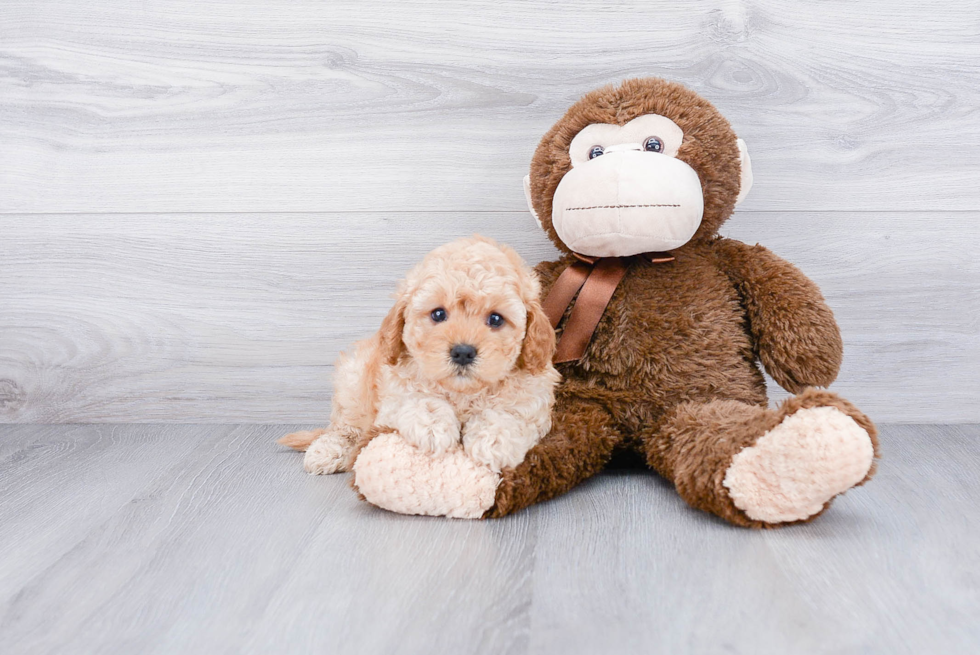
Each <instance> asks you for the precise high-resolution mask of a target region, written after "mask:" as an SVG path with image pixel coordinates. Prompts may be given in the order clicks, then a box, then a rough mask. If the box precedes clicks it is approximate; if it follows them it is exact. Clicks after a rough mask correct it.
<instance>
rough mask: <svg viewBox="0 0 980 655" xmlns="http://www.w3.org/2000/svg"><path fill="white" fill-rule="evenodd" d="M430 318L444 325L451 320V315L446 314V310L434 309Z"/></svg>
mask: <svg viewBox="0 0 980 655" xmlns="http://www.w3.org/2000/svg"><path fill="white" fill-rule="evenodd" d="M429 317H430V318H431V319H432V320H433V321H434V322H436V323H442V322H443V321H445V320H446V319H447V318H449V314H447V313H446V310H445V309H443V308H442V307H439V308H437V309H433V310H432V312H430V313H429Z"/></svg>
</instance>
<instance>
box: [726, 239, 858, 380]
mask: <svg viewBox="0 0 980 655" xmlns="http://www.w3.org/2000/svg"><path fill="white" fill-rule="evenodd" d="M715 247H716V252H717V253H718V257H719V262H720V264H721V266H722V267H723V268H724V270H725V271H726V272H727V273H728V275H729V277H730V278H731V279H732V281H733V282H734V283H735V286H736V287H737V288H738V291H739V293H740V294H741V296H742V304H743V305H744V307H745V310H746V312H747V315H748V319H749V330H750V332H751V335H752V339H753V342H754V345H755V348H756V351H757V352H758V355H759V359H760V360H761V361H762V364H763V366H765V367H766V371H768V373H769V375H771V376H772V377H773V379H774V380H775V381H776V382H778V383H779V385H780V386H782V387H783V388H784V389H786V390H787V391H790V392H792V393H799V392H800V391H802V390H803V388H804V387H807V386H821V387H825V386H827V385H829V384H830V383H831V382H833V381H834V379H835V378H836V377H837V372H838V371H839V370H840V365H841V359H842V358H843V355H844V348H843V344H842V343H841V337H840V329H839V328H838V327H837V322H836V321H835V320H834V314H833V312H831V311H830V307H828V306H827V303H826V301H824V298H823V295H822V294H821V293H820V289H819V288H817V285H816V284H814V283H813V282H812V281H811V280H810V279H809V278H807V277H806V276H805V275H803V273H802V272H801V271H800V270H799V269H798V268H796V267H795V266H793V265H792V264H790V263H789V262H787V261H786V260H784V259H780V258H779V257H777V256H776V255H774V254H773V253H771V252H770V251H769V250H767V249H766V248H763V247H762V246H759V245H756V246H748V245H745V244H744V243H741V242H739V241H733V240H731V239H719V240H718V241H716V242H715Z"/></svg>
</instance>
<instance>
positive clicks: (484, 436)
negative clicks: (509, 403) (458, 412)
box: [463, 412, 534, 473]
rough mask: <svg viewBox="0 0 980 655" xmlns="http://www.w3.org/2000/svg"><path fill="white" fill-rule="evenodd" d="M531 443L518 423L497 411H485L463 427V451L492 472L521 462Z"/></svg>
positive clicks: (531, 440)
mask: <svg viewBox="0 0 980 655" xmlns="http://www.w3.org/2000/svg"><path fill="white" fill-rule="evenodd" d="M533 445H534V440H533V439H532V438H531V437H530V435H529V434H528V430H527V429H524V426H522V425H521V424H520V423H519V422H518V421H516V420H515V419H514V418H512V417H510V416H507V415H506V414H503V413H501V412H485V413H484V414H483V415H482V416H480V417H476V418H474V419H473V420H471V421H470V422H469V423H467V424H466V427H465V428H463V449H464V450H465V451H466V454H467V455H469V456H470V458H471V459H473V461H475V462H477V463H479V464H484V465H486V466H487V467H489V468H490V470H491V471H493V472H494V473H500V470H501V469H505V468H512V467H514V466H517V465H518V464H520V463H521V462H523V461H524V455H526V454H527V451H528V450H530V449H531V446H533Z"/></svg>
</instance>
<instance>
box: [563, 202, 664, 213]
mask: <svg viewBox="0 0 980 655" xmlns="http://www.w3.org/2000/svg"><path fill="white" fill-rule="evenodd" d="M634 207H680V205H667V204H658V205H592V206H591V207H569V208H568V209H566V210H565V211H568V212H575V211H582V210H584V209H632V208H634Z"/></svg>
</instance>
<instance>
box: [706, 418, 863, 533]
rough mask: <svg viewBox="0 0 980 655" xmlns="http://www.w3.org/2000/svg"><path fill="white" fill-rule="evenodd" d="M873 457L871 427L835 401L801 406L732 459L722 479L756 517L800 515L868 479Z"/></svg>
mask: <svg viewBox="0 0 980 655" xmlns="http://www.w3.org/2000/svg"><path fill="white" fill-rule="evenodd" d="M873 459H874V446H873V445H872V441H871V437H870V436H869V435H868V433H867V432H866V431H865V430H864V429H863V428H862V427H861V426H859V425H858V424H857V423H856V422H855V421H854V419H853V418H851V417H850V416H848V415H847V414H845V413H843V412H841V411H840V410H839V409H837V408H835V407H808V408H804V409H799V410H797V411H796V412H794V413H793V414H790V415H789V416H787V417H786V418H784V419H783V420H782V422H780V423H779V425H777V426H776V427H774V428H773V429H771V430H769V431H768V432H767V433H765V434H764V435H762V436H761V437H760V438H759V440H758V441H756V442H755V445H753V446H750V447H748V448H745V449H743V450H742V451H741V452H739V453H738V454H737V455H735V457H734V458H733V459H732V464H731V466H729V467H728V471H727V472H726V474H725V479H724V482H723V484H724V485H725V487H726V488H727V489H728V494H729V496H730V497H731V499H732V502H733V503H734V504H735V506H736V507H738V508H739V509H741V510H742V511H743V512H745V514H746V515H747V516H748V517H749V518H751V519H754V520H756V521H765V522H767V523H784V522H788V521H799V520H803V519H806V518H809V517H810V516H813V515H814V514H816V513H817V512H819V511H821V510H822V509H823V507H824V505H825V504H826V503H827V501H829V500H830V499H831V498H833V497H834V496H836V495H838V494H840V493H843V492H844V491H847V490H848V489H850V488H851V487H853V486H855V485H856V484H858V483H859V482H861V481H862V480H864V479H865V476H867V474H868V471H869V470H870V469H871V465H872V462H873Z"/></svg>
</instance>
